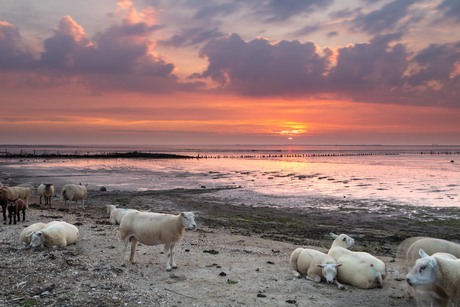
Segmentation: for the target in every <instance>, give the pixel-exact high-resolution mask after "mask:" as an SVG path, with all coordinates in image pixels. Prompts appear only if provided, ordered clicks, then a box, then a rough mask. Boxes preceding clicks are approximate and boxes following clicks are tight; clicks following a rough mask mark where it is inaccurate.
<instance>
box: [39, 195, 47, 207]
mask: <svg viewBox="0 0 460 307" xmlns="http://www.w3.org/2000/svg"><path fill="white" fill-rule="evenodd" d="M42 197H43V195H40V205H41V204H42ZM45 205H46V198H45Z"/></svg>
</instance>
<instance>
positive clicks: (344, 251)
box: [328, 233, 387, 289]
mask: <svg viewBox="0 0 460 307" xmlns="http://www.w3.org/2000/svg"><path fill="white" fill-rule="evenodd" d="M331 236H332V238H334V239H335V240H334V242H333V243H332V246H331V248H330V249H329V252H328V255H330V256H331V257H332V258H334V259H335V261H337V263H340V264H341V266H340V267H339V268H338V269H337V280H338V281H339V282H343V283H346V284H349V285H352V286H354V287H358V288H361V289H372V288H375V287H380V288H383V280H384V279H385V277H386V275H387V271H386V267H385V263H383V261H381V260H380V259H377V258H376V257H374V256H372V255H371V254H369V253H366V252H355V251H350V250H348V247H350V246H351V245H352V244H353V243H354V240H353V239H352V238H350V237H349V236H347V235H345V234H341V235H339V236H338V235H336V234H333V233H331ZM350 239H351V240H350ZM350 242H351V244H350Z"/></svg>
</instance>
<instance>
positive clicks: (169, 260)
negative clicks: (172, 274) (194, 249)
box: [165, 243, 177, 272]
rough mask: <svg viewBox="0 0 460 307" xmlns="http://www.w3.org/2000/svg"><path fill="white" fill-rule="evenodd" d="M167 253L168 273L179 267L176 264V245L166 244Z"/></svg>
mask: <svg viewBox="0 0 460 307" xmlns="http://www.w3.org/2000/svg"><path fill="white" fill-rule="evenodd" d="M165 253H166V271H168V272H169V271H171V270H172V269H176V268H177V265H176V263H175V262H174V243H172V244H165Z"/></svg>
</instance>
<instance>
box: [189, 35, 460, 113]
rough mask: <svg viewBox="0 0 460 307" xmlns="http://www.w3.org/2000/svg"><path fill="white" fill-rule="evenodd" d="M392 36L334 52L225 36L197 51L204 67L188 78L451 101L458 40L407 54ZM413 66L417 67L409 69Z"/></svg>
mask: <svg viewBox="0 0 460 307" xmlns="http://www.w3.org/2000/svg"><path fill="white" fill-rule="evenodd" d="M400 38H401V34H399V33H393V34H386V35H380V36H376V37H375V38H374V39H372V40H371V41H370V42H369V43H360V44H354V45H349V46H347V47H341V48H338V49H337V50H336V52H335V53H334V52H332V50H330V49H324V50H323V51H322V52H320V50H317V48H316V47H315V46H314V44H313V43H300V42H297V41H290V42H288V41H281V42H278V43H270V42H269V41H268V40H265V39H257V40H252V41H249V42H245V41H244V40H242V39H241V37H239V36H238V35H237V34H232V35H231V36H229V37H227V38H225V39H217V40H214V41H212V42H210V43H208V44H207V45H206V46H205V47H204V48H203V49H202V51H201V56H202V57H204V58H206V59H207V61H208V62H209V65H208V67H207V69H206V70H205V71H204V72H203V73H201V74H199V75H196V76H198V77H201V78H210V79H212V80H214V81H216V82H218V83H219V84H220V85H221V89H224V90H226V91H228V92H232V93H236V94H240V95H247V96H279V97H280V96H281V97H282V96H298V97H301V96H309V95H314V94H320V93H324V92H329V93H335V94H337V95H339V96H340V97H342V98H348V99H353V100H357V101H363V102H377V103H397V104H419V105H428V104H438V102H442V103H440V104H442V105H446V106H459V104H458V101H460V96H459V91H458V88H460V84H459V82H460V55H459V54H460V51H458V50H460V43H457V44H445V45H433V46H431V47H429V48H427V49H425V50H422V51H421V52H419V53H418V54H412V53H411V52H409V51H408V50H407V49H406V47H405V45H403V44H400V43H396V42H397V41H398V40H399V39H400ZM334 54H336V58H335V61H336V64H335V65H333V61H332V60H333V57H334ZM414 67H419V69H418V70H416V71H415V72H414V70H413V69H414ZM434 97H437V99H438V101H437V102H433V98H434Z"/></svg>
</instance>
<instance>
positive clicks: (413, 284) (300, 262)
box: [0, 183, 460, 306]
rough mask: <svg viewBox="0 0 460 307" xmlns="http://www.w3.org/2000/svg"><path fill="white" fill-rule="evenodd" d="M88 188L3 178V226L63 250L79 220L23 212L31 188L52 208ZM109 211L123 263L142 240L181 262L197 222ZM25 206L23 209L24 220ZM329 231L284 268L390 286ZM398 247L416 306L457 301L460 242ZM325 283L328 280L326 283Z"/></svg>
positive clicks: (36, 244) (33, 245) (377, 268)
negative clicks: (15, 226) (181, 248)
mask: <svg viewBox="0 0 460 307" xmlns="http://www.w3.org/2000/svg"><path fill="white" fill-rule="evenodd" d="M87 188H88V187H87V185H83V184H66V185H64V186H62V188H61V190H60V192H58V190H57V189H55V186H54V185H53V184H51V183H43V184H40V185H39V186H38V188H34V187H27V186H25V187H24V186H18V187H7V186H3V185H1V186H0V204H1V205H2V210H3V216H4V224H5V225H4V226H3V227H9V226H8V224H7V223H8V221H7V216H6V214H7V213H9V217H10V221H9V224H11V218H13V220H14V223H19V222H22V223H23V225H24V228H23V229H22V231H21V232H20V233H18V241H19V242H21V243H23V246H24V247H23V248H24V249H51V250H53V249H65V248H66V247H67V246H68V245H70V244H76V245H78V244H79V242H80V241H81V240H82V237H84V233H81V231H80V229H79V228H78V225H73V224H71V223H68V222H66V221H63V220H53V221H51V222H47V223H45V221H36V220H34V221H30V220H28V219H27V220H26V211H27V209H28V202H29V200H30V198H31V197H32V196H33V194H35V195H36V196H37V197H39V198H40V204H42V201H41V200H42V198H44V204H43V206H46V207H48V208H49V207H51V208H52V207H53V203H52V199H53V198H56V200H54V207H56V208H58V207H60V208H66V207H67V208H68V210H84V201H85V200H86V199H87V195H88V193H87ZM34 192H35V193H34ZM78 201H80V204H79V203H78ZM68 202H70V204H69V205H68ZM71 202H74V204H72V203H71ZM10 208H11V209H10ZM52 209H53V208H52ZM106 210H107V225H105V227H107V228H110V229H111V230H112V229H113V231H112V233H113V236H115V237H117V240H118V242H119V246H118V247H117V248H118V250H119V262H117V263H119V265H121V266H126V265H127V264H126V263H125V259H124V255H125V252H126V250H127V248H128V245H130V257H129V260H130V263H131V264H129V265H133V264H134V263H135V262H134V255H135V252H136V249H137V244H138V243H139V244H142V245H144V246H146V247H148V246H154V245H163V246H164V251H165V252H164V254H165V257H166V267H165V269H166V271H167V272H170V271H171V270H173V269H177V267H178V266H177V265H176V262H175V259H174V248H175V246H176V245H177V244H179V243H180V242H181V240H182V239H183V237H184V235H186V230H190V231H194V230H196V229H197V228H198V226H197V223H196V221H195V213H194V212H178V213H176V214H169V213H165V212H147V211H142V210H138V209H135V208H121V207H119V205H114V204H107V205H106ZM20 212H22V219H21V218H20V215H19V213H20ZM16 217H17V221H16ZM26 223H27V224H26ZM209 235H210V236H211V235H212V234H209ZM330 236H331V241H330V247H329V249H324V248H313V247H311V246H309V247H306V246H298V247H296V248H295V249H293V250H292V252H291V253H290V255H286V259H287V261H288V262H289V264H290V267H286V268H285V269H286V271H289V270H290V271H291V272H292V273H293V274H294V277H295V278H296V279H297V278H300V277H305V279H304V280H302V281H301V282H307V283H314V284H315V285H316V286H321V287H328V286H329V285H328V284H334V285H335V286H336V288H337V289H336V290H338V291H340V290H344V289H350V288H359V289H372V288H383V287H385V284H386V280H388V278H391V272H389V271H388V270H387V264H386V263H384V261H382V260H381V259H379V258H378V257H377V256H375V255H372V254H370V253H368V252H365V251H363V250H364V249H365V247H360V248H359V251H354V250H353V249H354V248H355V247H356V246H358V245H359V242H358V240H356V241H355V239H354V238H353V237H352V236H353V235H352V234H339V235H336V234H334V233H331V234H330ZM274 244H276V243H274ZM274 248H276V247H275V246H274ZM398 253H399V254H400V256H402V257H404V258H405V259H406V269H407V276H406V278H405V281H406V286H407V289H408V290H407V295H408V296H409V297H411V298H413V300H414V302H415V304H416V305H417V306H456V305H455V304H460V244H458V243H456V242H451V241H446V240H441V239H437V238H426V237H414V238H409V239H408V240H406V241H404V242H402V243H401V245H400V248H399V250H398ZM138 260H139V264H137V267H142V266H145V265H147V264H148V263H149V259H147V258H146V257H145V254H141V255H139V256H138ZM179 264H180V263H179ZM248 274H251V273H250V272H248ZM321 282H325V283H326V284H324V285H321V284H320V283H321ZM449 304H452V305H449Z"/></svg>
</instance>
